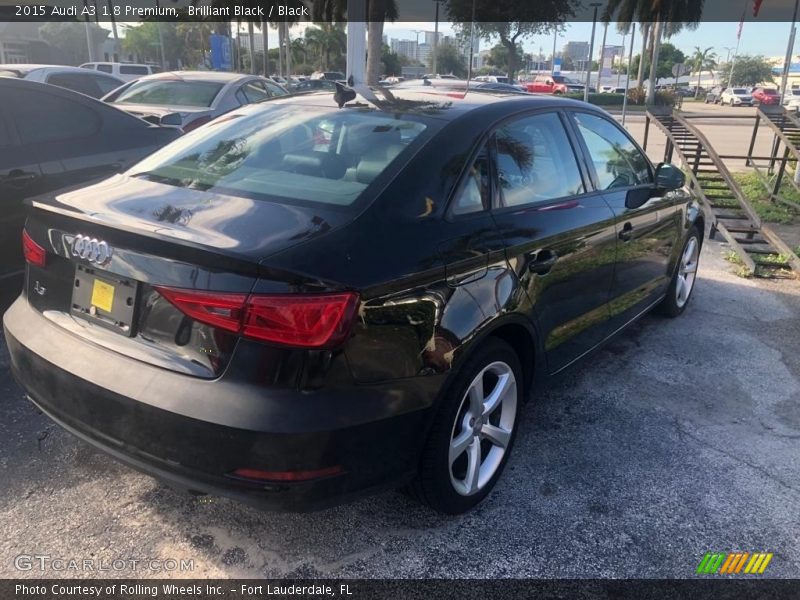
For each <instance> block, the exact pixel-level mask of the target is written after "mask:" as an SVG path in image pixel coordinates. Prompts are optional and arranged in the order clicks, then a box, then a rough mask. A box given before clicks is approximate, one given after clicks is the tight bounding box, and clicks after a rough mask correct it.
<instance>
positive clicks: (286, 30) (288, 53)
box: [283, 21, 292, 81]
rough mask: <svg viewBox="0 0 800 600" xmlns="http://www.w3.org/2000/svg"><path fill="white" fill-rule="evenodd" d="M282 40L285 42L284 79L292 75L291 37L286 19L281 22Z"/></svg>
mask: <svg viewBox="0 0 800 600" xmlns="http://www.w3.org/2000/svg"><path fill="white" fill-rule="evenodd" d="M283 29H284V34H283V41H284V43H285V44H286V50H285V51H284V52H285V56H286V75H285V77H286V80H287V81H288V80H289V77H291V75H292V38H291V36H290V35H289V23H287V22H286V21H284V22H283Z"/></svg>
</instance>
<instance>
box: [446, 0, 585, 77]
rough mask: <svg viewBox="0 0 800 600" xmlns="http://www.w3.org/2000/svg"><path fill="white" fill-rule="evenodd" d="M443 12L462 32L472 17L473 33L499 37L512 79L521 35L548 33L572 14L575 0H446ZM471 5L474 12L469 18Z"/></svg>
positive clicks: (466, 29)
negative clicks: (505, 51) (507, 57)
mask: <svg viewBox="0 0 800 600" xmlns="http://www.w3.org/2000/svg"><path fill="white" fill-rule="evenodd" d="M446 2H447V5H446V12H447V15H448V17H449V19H450V20H451V21H453V22H454V24H455V25H456V27H457V28H458V29H460V30H461V32H462V33H464V34H466V33H467V32H468V31H469V29H470V27H472V23H471V22H472V21H475V23H474V27H475V34H476V35H477V36H478V37H479V38H483V39H484V40H487V41H491V40H493V39H495V38H499V39H500V43H501V44H502V45H503V46H505V47H506V49H507V50H508V56H509V61H508V76H509V77H510V78H511V79H514V78H515V77H516V74H517V69H518V66H519V61H518V60H517V58H518V57H517V53H516V47H517V44H518V43H519V42H521V41H522V40H523V39H525V38H527V37H530V36H532V35H536V34H540V33H549V32H551V31H552V30H553V28H554V27H558V26H559V25H560V24H561V23H564V22H565V21H566V19H567V18H569V17H570V16H573V15H574V14H575V8H576V6H577V5H578V0H524V1H522V2H520V0H490V1H485V2H474V1H473V0H446ZM473 6H474V7H475V15H474V19H473V10H472V9H473Z"/></svg>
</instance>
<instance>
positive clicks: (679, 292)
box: [658, 226, 703, 318]
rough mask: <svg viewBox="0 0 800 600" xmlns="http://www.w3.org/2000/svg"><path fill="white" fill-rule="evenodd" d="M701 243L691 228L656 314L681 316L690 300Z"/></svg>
mask: <svg viewBox="0 0 800 600" xmlns="http://www.w3.org/2000/svg"><path fill="white" fill-rule="evenodd" d="M702 245H703V241H702V238H701V237H700V232H699V231H698V229H697V226H693V227H692V228H691V230H690V231H689V235H688V236H686V242H685V243H684V244H683V249H682V250H681V255H680V257H679V258H678V265H677V267H676V268H675V274H674V275H673V276H672V281H671V282H670V284H669V288H668V289H667V296H666V297H665V298H664V299H663V300H662V301H661V304H659V305H658V312H660V313H661V314H662V315H664V316H666V317H670V318H674V317H678V316H680V315H682V314H683V311H685V310H686V307H687V306H688V305H689V300H691V298H692V292H693V291H694V284H695V281H696V279H697V268H698V266H699V265H700V250H701V249H702Z"/></svg>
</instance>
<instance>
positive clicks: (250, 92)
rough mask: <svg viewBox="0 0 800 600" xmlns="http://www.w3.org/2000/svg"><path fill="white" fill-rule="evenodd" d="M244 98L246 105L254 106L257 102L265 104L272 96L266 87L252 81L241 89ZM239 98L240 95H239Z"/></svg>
mask: <svg viewBox="0 0 800 600" xmlns="http://www.w3.org/2000/svg"><path fill="white" fill-rule="evenodd" d="M241 92H242V96H244V100H245V104H254V103H256V102H263V101H264V100H267V99H268V98H269V97H270V95H269V94H267V90H265V89H264V86H263V85H261V84H260V83H259V82H257V81H250V82H249V83H245V84H244V85H243V86H242V87H241ZM237 97H238V94H237Z"/></svg>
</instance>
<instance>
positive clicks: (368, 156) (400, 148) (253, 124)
mask: <svg viewBox="0 0 800 600" xmlns="http://www.w3.org/2000/svg"><path fill="white" fill-rule="evenodd" d="M244 110H245V111H248V109H244ZM424 130H425V125H424V124H423V123H420V122H417V121H412V120H403V119H396V118H394V117H392V116H388V115H386V114H383V113H373V112H368V111H358V112H356V111H351V110H341V111H339V110H336V111H331V110H330V109H314V108H312V107H308V106H303V107H298V106H289V105H285V104H283V105H275V106H272V107H270V109H269V110H263V109H256V110H254V109H250V110H249V112H245V113H244V114H241V113H238V114H237V113H234V114H231V115H228V116H224V117H221V118H220V119H218V120H217V121H212V122H211V123H210V124H209V125H208V126H206V127H203V128H201V129H198V130H196V131H194V132H192V133H190V134H188V135H185V136H183V137H182V138H180V139H178V140H177V141H176V142H174V143H172V144H170V145H169V146H167V147H166V148H164V149H162V150H160V151H158V152H156V153H155V154H153V155H152V156H150V157H149V158H147V159H145V160H144V161H142V162H141V163H139V164H138V165H136V166H134V167H133V168H132V169H131V171H130V173H131V174H132V175H133V176H142V177H146V178H148V179H150V180H153V181H158V182H161V183H166V184H168V185H174V186H179V187H190V188H193V189H199V190H205V191H214V192H220V193H224V194H228V195H233V196H237V195H239V196H245V197H248V198H256V199H258V198H263V199H268V200H271V201H280V199H286V200H287V201H289V202H291V201H300V202H319V203H323V204H335V205H340V206H347V205H350V204H352V203H353V202H355V201H356V199H357V198H358V197H359V196H360V195H361V192H363V191H364V190H365V189H366V188H367V186H368V185H369V184H370V183H371V182H372V181H374V180H375V179H376V178H377V177H378V176H379V175H381V174H382V173H383V172H384V171H386V170H387V169H389V168H390V166H391V165H392V163H394V162H395V160H396V159H398V157H399V156H400V155H401V154H403V152H404V151H405V150H406V148H407V147H408V146H410V145H411V144H413V142H414V140H415V139H416V138H417V137H418V136H419V135H420V134H421V133H422V132H423V131H424Z"/></svg>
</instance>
